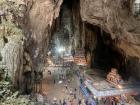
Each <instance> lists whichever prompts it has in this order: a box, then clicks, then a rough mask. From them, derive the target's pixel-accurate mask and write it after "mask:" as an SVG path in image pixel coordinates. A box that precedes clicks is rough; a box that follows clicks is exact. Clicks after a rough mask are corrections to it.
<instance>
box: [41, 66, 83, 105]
mask: <svg viewBox="0 0 140 105" xmlns="http://www.w3.org/2000/svg"><path fill="white" fill-rule="evenodd" d="M59 69H60V68H59ZM59 73H60V70H58V69H55V72H54V71H53V72H51V75H50V74H48V70H46V71H45V72H44V79H43V81H42V92H43V93H45V94H46V95H47V100H49V101H50V102H53V101H54V98H56V99H57V102H59V101H60V100H61V101H62V102H63V100H64V99H65V100H66V102H67V103H68V105H71V104H70V101H71V100H72V102H73V103H75V104H76V103H78V98H80V99H84V97H83V96H82V94H81V92H80V90H79V79H78V77H77V76H76V75H74V76H73V77H72V78H71V82H70V83H68V81H67V80H66V81H65V82H62V83H59V82H60V81H59V80H58V79H56V78H55V80H56V81H55V82H56V83H55V84H54V75H55V77H56V74H59ZM64 73H65V72H64ZM64 75H65V74H64ZM66 85H67V87H68V89H66V87H65V86H66ZM75 88H76V89H77V90H76V92H75V93H76V99H73V96H72V95H70V92H71V91H73V93H74V89H75ZM82 105H84V104H82Z"/></svg>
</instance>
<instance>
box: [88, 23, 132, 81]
mask: <svg viewBox="0 0 140 105" xmlns="http://www.w3.org/2000/svg"><path fill="white" fill-rule="evenodd" d="M86 27H87V28H88V29H89V30H92V31H93V32H94V33H95V34H92V35H95V37H96V40H97V42H96V47H95V48H94V50H92V51H91V53H92V56H91V68H95V69H98V70H103V72H104V73H105V74H108V73H109V72H110V71H111V68H116V69H117V70H118V73H119V74H120V75H121V76H122V78H123V79H124V80H128V79H129V71H126V58H125V55H124V53H123V51H121V50H120V49H118V48H117V47H116V46H115V40H112V39H111V35H110V34H109V33H107V32H105V31H104V30H103V29H101V28H100V27H98V26H93V25H91V24H88V23H87V24H86ZM85 49H86V50H88V51H89V50H90V48H89V46H86V47H85Z"/></svg>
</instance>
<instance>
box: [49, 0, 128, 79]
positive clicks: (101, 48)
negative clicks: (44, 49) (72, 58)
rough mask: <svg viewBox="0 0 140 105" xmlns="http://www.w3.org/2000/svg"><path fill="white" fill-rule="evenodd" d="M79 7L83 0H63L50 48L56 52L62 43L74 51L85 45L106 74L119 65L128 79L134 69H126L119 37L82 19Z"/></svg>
mask: <svg viewBox="0 0 140 105" xmlns="http://www.w3.org/2000/svg"><path fill="white" fill-rule="evenodd" d="M79 8H80V7H79V0H71V1H69V0H64V1H63V4H62V6H61V9H60V14H59V17H58V18H57V19H56V20H55V22H54V24H53V32H52V35H51V36H52V37H51V40H50V44H49V50H53V51H52V52H55V51H56V50H57V48H58V47H59V46H65V48H66V49H67V50H66V51H67V52H69V53H70V52H72V51H73V50H76V49H77V48H83V49H84V50H85V56H87V55H86V54H87V53H89V55H90V62H89V64H88V65H89V67H90V68H92V69H98V70H101V71H103V72H104V73H105V74H108V73H109V72H110V70H111V68H116V69H118V73H119V74H120V75H121V76H122V78H123V79H124V80H128V79H129V77H130V75H129V74H130V73H129V71H128V70H126V57H125V54H124V53H123V51H121V50H120V49H119V48H117V47H116V46H115V40H112V39H111V35H110V34H109V33H107V32H106V31H104V30H103V29H102V28H101V27H100V26H97V25H91V24H89V23H87V22H84V21H82V19H81V16H80V11H79ZM83 26H84V27H83ZM77 33H78V34H77ZM83 36H84V37H83ZM55 54H56V53H55Z"/></svg>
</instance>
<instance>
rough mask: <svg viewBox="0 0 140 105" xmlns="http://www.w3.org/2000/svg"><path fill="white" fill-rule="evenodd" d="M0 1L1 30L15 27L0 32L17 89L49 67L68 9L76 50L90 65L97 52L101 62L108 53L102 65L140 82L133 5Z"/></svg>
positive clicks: (109, 0)
mask: <svg viewBox="0 0 140 105" xmlns="http://www.w3.org/2000/svg"><path fill="white" fill-rule="evenodd" d="M2 1H3V2H4V3H3V2H0V4H1V3H2V4H3V5H2V6H1V8H0V20H1V21H2V22H1V24H3V26H4V27H5V26H7V24H8V25H10V24H11V25H10V26H12V29H10V31H9V30H8V31H7V32H5V30H4V29H3V27H1V26H0V30H1V33H0V34H1V35H0V52H1V54H0V56H2V57H1V58H2V60H1V62H2V63H4V65H5V66H6V67H7V69H8V73H9V76H11V77H12V78H13V81H15V80H14V79H15V78H16V82H17V83H16V84H19V83H20V84H22V82H23V81H24V78H25V77H24V76H23V74H24V73H25V72H30V73H31V74H32V73H34V72H37V71H41V69H40V68H41V67H40V66H42V65H45V63H46V57H47V52H48V43H49V41H50V40H51V38H52V36H53V34H54V32H55V31H56V27H59V24H58V23H59V22H60V20H61V19H60V18H62V17H61V16H60V11H61V8H62V5H65V4H67V5H68V8H69V10H70V12H71V16H72V17H71V19H72V21H71V22H72V26H73V28H72V33H71V34H72V39H71V43H72V50H75V49H76V48H83V49H85V51H86V55H87V59H88V62H90V63H91V65H92V63H93V61H94V59H96V58H97V59H98V57H97V52H96V51H97V50H98V49H99V50H98V51H99V53H98V54H99V56H100V55H102V53H103V52H104V53H105V56H106V58H104V60H108V59H109V60H108V62H107V63H112V60H113V63H112V64H110V65H109V67H111V66H117V67H118V69H119V68H121V66H125V67H124V68H125V70H126V72H128V74H131V75H132V76H135V77H137V78H140V64H139V59H140V37H139V35H140V21H139V17H136V16H135V15H134V14H133V11H132V10H133V3H134V0H71V1H69V0H24V1H23V2H21V0H12V1H11V0H10V2H8V3H11V4H10V5H11V6H10V7H8V5H9V4H5V1H4V0H2ZM13 2H14V3H13ZM12 3H13V4H12ZM4 6H5V7H4ZM3 8H6V9H8V10H9V12H6V10H4V9H3ZM11 17H12V19H9V18H11ZM5 18H6V19H5ZM7 20H8V21H7ZM9 20H10V21H9ZM8 27H9V26H8ZM16 30H18V31H16ZM15 31H16V32H15ZM2 32H3V33H2ZM9 33H10V34H9ZM15 34H16V35H15ZM100 44H101V45H100ZM102 45H104V46H105V47H104V46H102ZM100 46H101V47H100ZM98 47H100V48H98ZM104 49H105V51H103V50H104ZM108 49H109V50H108ZM108 51H109V52H110V53H109V54H107V53H108ZM106 54H107V55H106ZM110 54H112V56H113V57H112V58H111V59H110V58H109V57H110ZM105 56H104V57H105ZM119 56H120V57H119ZM118 65H119V66H118ZM106 67H107V66H106ZM16 73H17V74H16ZM16 75H18V76H20V78H17V77H16ZM31 78H33V77H30V79H31ZM21 81H22V82H21Z"/></svg>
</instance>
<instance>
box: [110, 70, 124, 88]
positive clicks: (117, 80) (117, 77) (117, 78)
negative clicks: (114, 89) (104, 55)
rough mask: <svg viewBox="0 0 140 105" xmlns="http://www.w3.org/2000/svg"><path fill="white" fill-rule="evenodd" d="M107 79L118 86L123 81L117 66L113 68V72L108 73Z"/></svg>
mask: <svg viewBox="0 0 140 105" xmlns="http://www.w3.org/2000/svg"><path fill="white" fill-rule="evenodd" d="M107 81H108V82H110V83H111V84H113V85H116V86H118V85H119V84H120V83H121V81H122V78H121V76H120V75H119V74H118V71H117V69H115V68H112V69H111V72H110V73H109V74H108V75H107Z"/></svg>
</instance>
